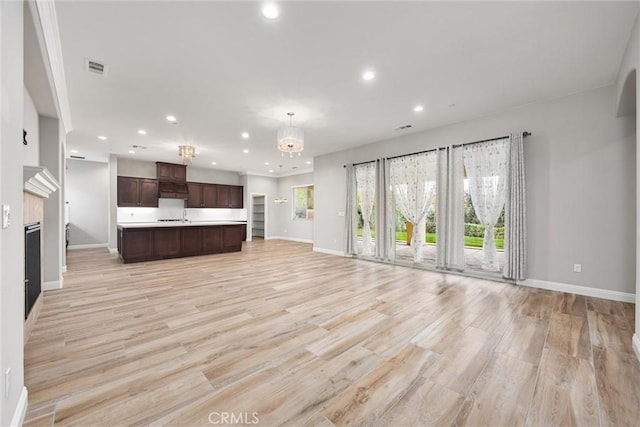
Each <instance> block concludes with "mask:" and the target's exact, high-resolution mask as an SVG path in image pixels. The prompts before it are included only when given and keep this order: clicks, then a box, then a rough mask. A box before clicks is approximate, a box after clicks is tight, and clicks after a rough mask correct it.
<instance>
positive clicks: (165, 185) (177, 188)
mask: <svg viewBox="0 0 640 427" xmlns="http://www.w3.org/2000/svg"><path fill="white" fill-rule="evenodd" d="M158 197H159V198H161V199H186V198H188V197H189V188H188V187H187V183H186V182H171V181H160V183H159V188H158Z"/></svg>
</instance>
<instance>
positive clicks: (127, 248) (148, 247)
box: [120, 228, 153, 262]
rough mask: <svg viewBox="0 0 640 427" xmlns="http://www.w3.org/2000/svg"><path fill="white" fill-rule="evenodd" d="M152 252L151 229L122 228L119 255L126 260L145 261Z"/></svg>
mask: <svg viewBox="0 0 640 427" xmlns="http://www.w3.org/2000/svg"><path fill="white" fill-rule="evenodd" d="M151 253H153V230H151V229H148V228H132V229H126V230H123V232H122V233H121V237H120V257H121V258H122V259H123V260H126V262H131V261H145V260H147V259H148V258H149V254H151Z"/></svg>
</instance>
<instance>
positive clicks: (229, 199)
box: [218, 185, 243, 208]
mask: <svg viewBox="0 0 640 427" xmlns="http://www.w3.org/2000/svg"><path fill="white" fill-rule="evenodd" d="M242 206H243V187H242V186H240V185H218V207H220V208H242Z"/></svg>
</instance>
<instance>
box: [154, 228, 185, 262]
mask: <svg viewBox="0 0 640 427" xmlns="http://www.w3.org/2000/svg"><path fill="white" fill-rule="evenodd" d="M181 232H182V230H181V229H180V228H174V227H167V228H159V229H156V230H155V231H154V233H153V234H154V250H155V252H154V253H155V255H156V256H157V257H158V258H174V257H177V256H179V255H180V252H181V250H182V248H181V244H180V243H181V238H180V237H181V234H180V233H181Z"/></svg>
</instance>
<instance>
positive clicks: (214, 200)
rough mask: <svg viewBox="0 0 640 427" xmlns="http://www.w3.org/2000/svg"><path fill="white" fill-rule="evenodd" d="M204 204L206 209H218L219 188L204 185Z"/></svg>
mask: <svg viewBox="0 0 640 427" xmlns="http://www.w3.org/2000/svg"><path fill="white" fill-rule="evenodd" d="M202 204H203V205H204V207H205V208H217V207H218V186H217V185H216V184H203V186H202Z"/></svg>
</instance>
